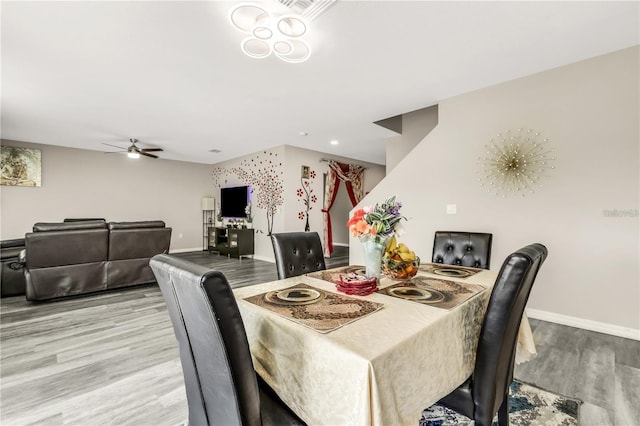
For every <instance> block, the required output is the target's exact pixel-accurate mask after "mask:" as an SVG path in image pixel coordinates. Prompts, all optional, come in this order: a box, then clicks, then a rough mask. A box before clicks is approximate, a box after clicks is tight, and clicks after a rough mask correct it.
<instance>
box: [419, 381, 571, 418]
mask: <svg viewBox="0 0 640 426" xmlns="http://www.w3.org/2000/svg"><path fill="white" fill-rule="evenodd" d="M580 404H582V401H580V400H577V399H571V398H567V397H564V396H561V395H557V394H555V393H552V392H548V391H544V390H542V389H540V388H537V387H535V386H531V385H527V384H524V383H522V382H518V381H516V380H514V381H513V383H511V388H510V390H509V423H510V424H511V425H513V426H545V425H554V426H556V425H557V426H574V425H575V426H577V425H578V424H579V423H578V412H579V410H580ZM497 424H498V419H497V417H496V418H494V419H493V425H494V426H495V425H497ZM448 425H456V426H472V425H473V420H470V419H469V418H468V417H465V416H463V415H461V414H458V413H456V412H455V411H452V410H449V409H448V408H445V407H442V406H440V405H437V404H436V405H433V406H431V407H429V408H427V409H426V410H424V411H423V412H422V418H421V419H420V426H448Z"/></svg>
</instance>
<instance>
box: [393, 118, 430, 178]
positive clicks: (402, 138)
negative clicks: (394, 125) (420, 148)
mask: <svg viewBox="0 0 640 426" xmlns="http://www.w3.org/2000/svg"><path fill="white" fill-rule="evenodd" d="M437 125H438V105H434V106H430V107H427V108H422V109H419V110H417V111H412V112H408V113H406V114H402V134H401V135H399V136H394V137H392V138H389V139H387V143H386V148H387V149H386V160H387V164H386V166H387V173H389V172H390V171H391V170H393V168H394V167H396V166H397V165H398V163H399V162H400V161H402V159H403V158H404V157H406V156H407V155H408V154H409V153H410V152H411V151H412V150H413V148H415V147H416V145H418V144H419V143H420V142H421V141H422V140H423V139H424V137H425V136H426V135H428V134H429V132H430V131H431V130H433V128H434V127H436V126H437Z"/></svg>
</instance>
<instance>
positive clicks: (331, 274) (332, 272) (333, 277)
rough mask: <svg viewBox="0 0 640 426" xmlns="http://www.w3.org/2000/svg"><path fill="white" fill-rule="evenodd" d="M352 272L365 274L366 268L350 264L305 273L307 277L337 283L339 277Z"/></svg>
mask: <svg viewBox="0 0 640 426" xmlns="http://www.w3.org/2000/svg"><path fill="white" fill-rule="evenodd" d="M350 273H354V274H358V275H364V274H365V270H364V266H360V265H350V266H340V267H337V268H332V269H325V270H323V271H317V272H310V273H308V274H305V275H306V276H307V277H311V278H318V279H320V280H324V281H328V282H330V283H333V284H335V283H336V282H337V281H338V280H339V279H340V275H341V274H342V275H347V274H350Z"/></svg>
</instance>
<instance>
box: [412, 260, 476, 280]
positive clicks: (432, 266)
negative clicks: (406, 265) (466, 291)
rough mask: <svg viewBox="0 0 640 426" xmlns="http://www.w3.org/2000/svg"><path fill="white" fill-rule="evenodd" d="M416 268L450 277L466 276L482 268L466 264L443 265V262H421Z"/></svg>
mask: <svg viewBox="0 0 640 426" xmlns="http://www.w3.org/2000/svg"><path fill="white" fill-rule="evenodd" d="M418 270H419V271H421V272H427V273H429V274H435V275H442V276H443V277H450V278H467V277H470V276H472V275H475V274H477V273H478V272H481V271H483V269H478V268H470V267H467V266H456V265H445V264H444V263H423V264H422V265H420V266H419V267H418Z"/></svg>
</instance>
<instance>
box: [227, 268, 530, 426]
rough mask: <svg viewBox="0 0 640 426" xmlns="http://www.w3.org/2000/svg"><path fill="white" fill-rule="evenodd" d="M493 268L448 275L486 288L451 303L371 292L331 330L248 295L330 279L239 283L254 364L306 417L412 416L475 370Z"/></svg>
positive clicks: (407, 420)
mask: <svg viewBox="0 0 640 426" xmlns="http://www.w3.org/2000/svg"><path fill="white" fill-rule="evenodd" d="M495 278H496V272H495V271H482V272H480V273H478V274H476V275H474V276H473V277H469V278H466V279H460V280H456V279H452V280H453V281H459V282H469V283H472V284H480V285H483V286H484V287H486V288H487V290H485V291H482V292H480V293H479V294H477V295H476V296H474V297H472V298H470V299H469V300H467V301H466V302H464V303H463V304H461V305H459V306H456V307H455V308H452V309H450V310H446V309H439V308H435V307H432V306H428V305H423V304H420V303H415V302H411V301H407V300H402V299H398V298H395V297H389V296H386V295H384V294H380V293H374V294H372V295H370V296H365V297H364V299H366V300H370V301H373V302H378V303H382V304H384V307H383V308H382V309H381V310H379V311H377V312H374V313H372V314H370V315H368V316H366V317H364V318H361V319H358V320H357V321H354V322H353V323H350V324H347V325H345V326H344V327H341V328H339V329H337V330H335V331H332V332H330V333H328V334H321V333H318V332H316V331H314V330H312V329H309V328H307V327H304V326H302V325H300V324H297V323H295V322H293V321H290V320H288V319H286V318H284V317H282V316H279V315H277V314H276V313H274V312H272V311H269V310H266V309H264V308H261V307H259V306H256V305H255V304H252V303H249V302H247V301H245V300H242V299H244V298H246V297H249V296H254V295H257V294H260V293H264V292H266V291H273V290H279V289H284V288H287V287H289V286H291V285H293V284H297V283H305V284H308V285H311V286H313V287H316V288H319V289H323V290H326V291H334V292H335V286H334V285H333V284H332V283H330V282H327V281H323V280H320V279H316V278H310V277H294V278H289V279H286V280H280V281H274V282H271V283H265V284H260V285H254V286H249V287H243V288H239V289H236V290H234V293H235V295H236V298H237V299H238V305H239V306H240V311H241V314H242V318H243V321H244V324H245V328H246V330H247V336H248V339H249V346H250V348H251V353H252V356H253V361H254V367H255V369H256V371H257V372H258V374H260V375H261V376H262V377H263V378H264V379H265V381H266V382H267V383H269V385H271V386H272V387H273V389H274V390H275V391H276V392H277V393H278V395H280V397H281V398H282V399H283V401H285V403H287V405H289V406H290V407H291V408H292V409H293V411H295V412H296V413H297V414H298V415H299V416H300V417H301V418H302V419H303V420H305V421H306V422H307V423H308V424H310V425H404V424H406V425H412V426H415V425H416V424H418V420H419V418H420V414H421V412H422V410H423V409H425V408H426V407H428V406H429V405H431V404H432V403H434V402H436V401H438V400H439V399H440V398H441V397H442V396H444V395H446V394H447V393H449V392H450V391H451V390H453V389H454V388H455V387H457V386H458V385H459V384H460V383H462V381H463V380H465V379H466V378H467V377H468V376H469V375H470V374H471V372H472V370H473V365H474V361H475V359H474V356H475V355H474V352H475V346H476V344H477V337H478V333H479V330H480V326H481V321H482V317H483V312H484V310H485V309H486V304H487V302H488V300H489V296H490V287H491V286H492V285H493V283H494V281H495ZM391 284H393V282H392V281H390V280H389V281H388V280H382V282H381V283H380V286H381V287H384V286H388V285H391ZM354 297H355V296H354ZM527 325H528V323H527ZM529 333H530V330H529ZM532 341H533V339H531V342H532Z"/></svg>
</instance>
